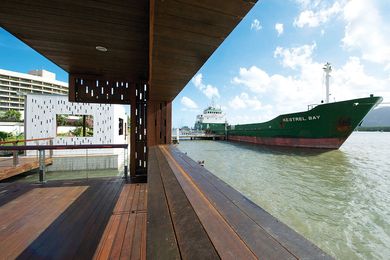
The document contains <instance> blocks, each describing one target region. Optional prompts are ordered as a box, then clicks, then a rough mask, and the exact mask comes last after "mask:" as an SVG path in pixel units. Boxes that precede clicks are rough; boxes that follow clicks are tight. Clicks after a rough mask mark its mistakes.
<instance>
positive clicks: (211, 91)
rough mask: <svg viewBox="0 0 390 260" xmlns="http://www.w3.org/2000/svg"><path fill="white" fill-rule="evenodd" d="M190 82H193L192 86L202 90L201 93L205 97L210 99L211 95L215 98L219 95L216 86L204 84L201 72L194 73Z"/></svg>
mask: <svg viewBox="0 0 390 260" xmlns="http://www.w3.org/2000/svg"><path fill="white" fill-rule="evenodd" d="M192 83H193V84H194V86H195V87H196V88H197V89H199V90H200V91H202V92H203V94H205V95H206V97H207V98H209V99H212V98H213V97H217V98H219V97H220V95H219V91H218V88H217V87H214V86H212V85H210V84H207V85H206V84H204V83H203V75H202V73H199V74H197V75H195V76H194V77H193V78H192Z"/></svg>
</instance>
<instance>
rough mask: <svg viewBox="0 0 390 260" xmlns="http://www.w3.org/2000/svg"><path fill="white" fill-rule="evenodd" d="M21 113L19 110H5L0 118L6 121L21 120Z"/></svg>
mask: <svg viewBox="0 0 390 260" xmlns="http://www.w3.org/2000/svg"><path fill="white" fill-rule="evenodd" d="M21 118H22V114H20V112H19V111H16V110H13V109H10V110H8V111H6V112H5V113H4V114H3V116H2V118H1V119H4V120H6V121H21Z"/></svg>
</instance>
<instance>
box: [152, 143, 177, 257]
mask: <svg viewBox="0 0 390 260" xmlns="http://www.w3.org/2000/svg"><path fill="white" fill-rule="evenodd" d="M156 149H158V148H157V147H150V148H149V159H148V184H147V185H148V186H147V190H148V201H147V205H148V214H147V250H146V252H147V258H148V259H180V252H179V248H178V245H177V241H176V237H175V233H174V229H173V225H172V222H171V216H170V213H169V209H168V204H167V201H166V197H165V191H164V187H163V184H162V180H161V176H160V173H159V169H158V161H157V158H156Z"/></svg>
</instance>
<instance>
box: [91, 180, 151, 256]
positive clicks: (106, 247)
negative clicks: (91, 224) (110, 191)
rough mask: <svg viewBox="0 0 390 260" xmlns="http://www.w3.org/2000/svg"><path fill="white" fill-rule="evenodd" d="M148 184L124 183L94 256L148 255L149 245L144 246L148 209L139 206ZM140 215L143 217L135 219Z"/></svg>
mask: <svg viewBox="0 0 390 260" xmlns="http://www.w3.org/2000/svg"><path fill="white" fill-rule="evenodd" d="M145 187H146V184H125V185H124V188H123V189H122V191H121V194H120V197H119V199H118V202H117V204H116V205H115V209H114V211H113V212H112V216H111V218H110V220H109V223H108V225H107V227H106V229H105V231H104V234H103V236H102V238H101V240H100V243H99V246H98V248H97V250H96V252H95V255H94V259H119V258H120V259H129V258H133V256H135V257H136V258H137V259H145V258H146V247H145V246H142V245H145V244H146V236H145V233H146V221H142V220H143V219H145V218H146V211H142V212H141V213H140V212H138V211H137V210H136V209H137V208H138V207H139V206H138V205H139V203H140V201H141V200H140V197H141V196H143V195H142V194H144V192H142V191H145ZM141 203H143V201H142V202H141ZM132 209H135V210H132ZM139 215H143V216H144V217H143V218H142V216H141V221H136V219H138V218H140V217H139ZM137 232H138V233H139V235H138V234H137Z"/></svg>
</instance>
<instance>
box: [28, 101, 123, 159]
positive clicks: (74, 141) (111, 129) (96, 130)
mask: <svg viewBox="0 0 390 260" xmlns="http://www.w3.org/2000/svg"><path fill="white" fill-rule="evenodd" d="M57 114H67V115H92V116H93V137H57V136H56V115H57ZM119 118H123V119H124V121H127V120H126V114H125V109H124V107H123V106H121V105H106V104H86V103H72V102H68V97H67V96H61V95H35V94H30V95H27V96H26V98H25V120H24V122H25V137H26V139H35V138H47V137H53V138H54V140H53V144H59V145H78V144H124V143H127V141H126V140H125V136H124V135H123V136H119ZM38 143H39V144H47V141H40V142H37V143H36V144H38ZM30 144H32V143H30ZM116 150H123V149H96V150H88V154H107V153H123V151H116ZM35 153H36V152H34V151H33V153H30V154H35ZM67 154H80V155H85V154H86V151H85V150H56V151H54V155H67Z"/></svg>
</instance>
